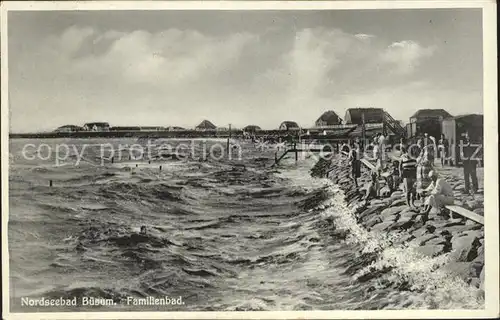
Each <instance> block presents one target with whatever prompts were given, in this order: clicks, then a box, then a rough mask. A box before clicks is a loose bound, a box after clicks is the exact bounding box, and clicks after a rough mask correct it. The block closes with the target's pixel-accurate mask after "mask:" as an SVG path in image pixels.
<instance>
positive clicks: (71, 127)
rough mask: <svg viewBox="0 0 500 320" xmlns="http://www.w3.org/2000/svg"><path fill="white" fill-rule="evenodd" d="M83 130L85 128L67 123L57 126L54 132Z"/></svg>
mask: <svg viewBox="0 0 500 320" xmlns="http://www.w3.org/2000/svg"><path fill="white" fill-rule="evenodd" d="M84 130H85V129H84V128H83V127H80V126H75V125H71V124H68V125H65V126H62V127H59V128H57V129H56V130H54V131H55V132H78V131H84Z"/></svg>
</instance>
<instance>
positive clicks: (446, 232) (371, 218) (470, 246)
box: [311, 159, 485, 294]
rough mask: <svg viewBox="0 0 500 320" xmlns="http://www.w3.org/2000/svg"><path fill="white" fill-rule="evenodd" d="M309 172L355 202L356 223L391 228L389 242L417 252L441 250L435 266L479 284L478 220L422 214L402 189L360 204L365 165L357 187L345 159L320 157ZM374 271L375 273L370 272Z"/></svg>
mask: <svg viewBox="0 0 500 320" xmlns="http://www.w3.org/2000/svg"><path fill="white" fill-rule="evenodd" d="M327 172H328V173H327ZM311 175H312V176H313V177H325V176H326V175H328V178H329V179H331V180H332V181H333V182H334V183H335V184H336V185H338V186H339V187H340V189H341V190H342V191H343V192H344V196H345V197H344V201H345V202H346V203H347V204H348V206H349V207H351V208H355V210H354V211H353V212H354V218H355V220H356V222H357V224H358V225H359V226H361V227H362V228H364V229H366V230H367V231H369V232H370V233H372V232H376V233H381V234H388V235H392V234H397V235H398V237H396V239H397V240H395V242H394V245H401V244H408V245H411V246H412V247H413V248H415V250H416V251H417V252H419V253H421V254H422V255H423V256H427V257H431V258H435V257H439V256H443V255H445V254H446V255H447V262H446V263H445V264H444V265H443V266H442V267H441V269H442V270H445V272H447V273H449V274H451V275H453V276H457V277H459V278H461V279H463V281H464V282H465V283H467V284H469V285H471V286H475V287H477V288H480V289H481V290H484V273H485V270H484V226H483V225H481V224H478V223H476V222H474V221H471V220H466V219H465V218H462V217H460V218H456V217H455V218H452V217H450V216H441V215H437V214H434V215H433V214H430V215H429V219H428V220H426V219H423V217H422V215H421V214H420V213H419V212H417V211H416V210H414V209H410V208H409V207H408V206H407V205H406V203H405V199H404V193H403V191H402V190H398V191H395V192H393V193H392V194H386V196H383V197H381V198H379V199H373V200H370V201H369V202H368V203H367V204H364V201H363V200H362V199H363V197H364V194H365V191H364V190H365V189H366V187H367V185H368V182H369V180H370V178H369V171H368V169H367V168H363V170H362V176H361V178H360V179H358V183H359V186H360V187H359V189H358V188H356V187H355V186H354V183H353V181H352V179H351V178H350V167H349V166H348V163H347V161H346V159H334V160H325V159H320V160H319V161H318V162H317V163H316V165H315V166H314V167H313V169H312V170H311ZM386 191H387V192H386V193H388V190H386ZM374 260H375V257H372V258H370V259H363V261H362V262H360V264H361V265H360V266H359V269H361V268H363V267H366V265H368V264H369V263H371V262H373V261H374ZM356 269H358V268H356ZM389 269H390V268H389ZM389 269H386V270H382V271H378V273H380V272H387V271H389ZM374 276H376V275H370V277H374ZM360 280H363V279H360ZM483 294H484V293H483Z"/></svg>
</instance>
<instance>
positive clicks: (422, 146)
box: [417, 137, 424, 153]
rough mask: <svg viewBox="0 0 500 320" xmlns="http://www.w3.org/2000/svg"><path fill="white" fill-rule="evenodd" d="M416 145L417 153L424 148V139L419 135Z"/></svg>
mask: <svg viewBox="0 0 500 320" xmlns="http://www.w3.org/2000/svg"><path fill="white" fill-rule="evenodd" d="M417 146H418V149H419V150H418V153H420V152H421V151H422V150H423V149H424V140H423V139H422V137H419V138H418V139H417Z"/></svg>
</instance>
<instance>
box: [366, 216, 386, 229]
mask: <svg viewBox="0 0 500 320" xmlns="http://www.w3.org/2000/svg"><path fill="white" fill-rule="evenodd" d="M381 222H382V219H381V218H380V217H377V216H375V217H372V218H371V219H369V220H368V221H367V222H366V223H365V224H364V225H365V226H366V227H367V228H372V227H373V226H374V225H376V224H379V223H381Z"/></svg>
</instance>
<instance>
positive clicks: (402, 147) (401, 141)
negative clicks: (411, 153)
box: [398, 138, 406, 154]
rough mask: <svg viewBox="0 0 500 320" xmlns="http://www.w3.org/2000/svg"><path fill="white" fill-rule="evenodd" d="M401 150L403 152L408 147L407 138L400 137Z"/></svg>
mask: <svg viewBox="0 0 500 320" xmlns="http://www.w3.org/2000/svg"><path fill="white" fill-rule="evenodd" d="M398 146H399V151H400V152H401V154H403V149H406V144H405V138H400V139H399V145H398Z"/></svg>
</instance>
